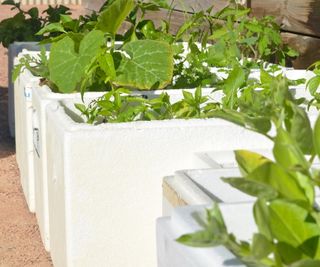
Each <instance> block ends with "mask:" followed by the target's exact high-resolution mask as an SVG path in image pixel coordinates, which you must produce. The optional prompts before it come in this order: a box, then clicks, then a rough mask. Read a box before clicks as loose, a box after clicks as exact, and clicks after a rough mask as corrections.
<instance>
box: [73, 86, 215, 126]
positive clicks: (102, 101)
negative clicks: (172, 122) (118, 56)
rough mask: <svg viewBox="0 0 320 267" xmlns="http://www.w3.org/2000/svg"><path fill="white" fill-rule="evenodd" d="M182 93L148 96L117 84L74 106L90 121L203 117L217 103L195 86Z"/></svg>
mask: <svg viewBox="0 0 320 267" xmlns="http://www.w3.org/2000/svg"><path fill="white" fill-rule="evenodd" d="M182 94H183V97H182V99H181V100H180V101H177V102H176V103H172V102H171V100H170V96H169V94H168V93H162V94H160V95H159V96H150V95H149V96H148V95H147V94H144V92H143V91H142V92H140V93H139V92H137V91H135V92H132V91H130V90H128V89H124V88H118V89H115V90H112V91H110V92H107V93H106V94H105V95H104V96H102V97H100V98H98V99H95V100H93V101H91V102H90V103H89V104H88V105H84V104H80V103H78V104H76V105H75V107H76V108H77V109H78V110H79V111H80V112H81V113H82V115H84V116H85V118H86V120H87V122H88V123H91V124H92V123H95V124H99V123H114V122H132V121H142V120H144V121H151V120H168V119H181V118H183V119H191V118H205V117H206V114H207V113H208V112H209V111H212V110H216V109H219V107H220V105H219V103H216V102H214V101H213V102H210V103H207V102H208V101H209V96H208V97H207V96H203V95H202V89H201V87H198V88H197V89H196V90H195V92H194V94H192V93H190V92H188V91H184V90H183V91H182Z"/></svg>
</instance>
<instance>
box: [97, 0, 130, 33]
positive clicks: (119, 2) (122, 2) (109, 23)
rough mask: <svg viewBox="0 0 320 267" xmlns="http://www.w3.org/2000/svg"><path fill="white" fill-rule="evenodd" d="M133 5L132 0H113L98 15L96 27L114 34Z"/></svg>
mask: <svg viewBox="0 0 320 267" xmlns="http://www.w3.org/2000/svg"><path fill="white" fill-rule="evenodd" d="M133 7H134V1H133V0H115V1H114V2H113V3H112V4H111V5H109V6H108V7H107V8H106V9H105V10H104V11H103V12H101V14H100V16H99V17H98V23H97V24H96V29H98V30H101V31H103V32H108V33H111V34H116V33H117V31H118V29H119V27H120V26H121V24H122V23H123V22H124V20H125V19H126V17H127V16H128V15H129V14H130V12H131V11H132V9H133Z"/></svg>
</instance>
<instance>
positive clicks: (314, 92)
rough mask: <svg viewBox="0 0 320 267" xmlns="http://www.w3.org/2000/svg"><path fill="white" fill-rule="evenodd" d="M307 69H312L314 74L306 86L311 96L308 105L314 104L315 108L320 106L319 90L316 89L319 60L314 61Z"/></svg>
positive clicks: (319, 72) (319, 77) (319, 81)
mask: <svg viewBox="0 0 320 267" xmlns="http://www.w3.org/2000/svg"><path fill="white" fill-rule="evenodd" d="M309 69H313V73H314V74H315V76H314V77H312V78H311V79H310V80H309V81H308V83H307V88H308V90H309V92H310V94H311V96H313V99H312V100H311V101H310V102H309V105H310V106H311V105H312V106H315V107H316V108H317V109H319V108H320V92H319V91H318V89H319V87H320V61H316V62H315V63H314V64H312V65H311V66H310V67H309Z"/></svg>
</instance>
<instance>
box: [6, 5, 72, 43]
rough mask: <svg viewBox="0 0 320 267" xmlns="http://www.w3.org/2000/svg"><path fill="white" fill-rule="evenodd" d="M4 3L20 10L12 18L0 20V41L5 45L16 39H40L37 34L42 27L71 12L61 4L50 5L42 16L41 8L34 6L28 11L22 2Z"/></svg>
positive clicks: (26, 40)
mask: <svg viewBox="0 0 320 267" xmlns="http://www.w3.org/2000/svg"><path fill="white" fill-rule="evenodd" d="M2 5H11V6H12V10H16V11H18V12H17V14H16V15H14V16H13V17H12V18H8V19H5V20H2V21H1V22H0V43H2V45H3V46H4V47H9V45H10V44H11V43H13V42H15V41H20V42H24V41H25V42H28V41H40V40H41V39H42V38H41V36H37V35H35V34H36V33H37V32H38V31H39V30H40V29H41V28H43V27H44V26H45V25H48V24H49V23H55V22H57V21H59V20H60V15H68V14H70V12H69V8H67V7H65V6H63V5H60V6H56V7H52V6H49V8H48V9H46V10H45V11H44V12H43V14H45V16H44V17H42V16H41V14H40V13H39V10H38V9H37V8H36V7H33V8H31V9H29V10H27V11H25V10H23V9H22V8H21V6H20V3H16V2H15V1H13V0H6V1H4V2H3V3H2Z"/></svg>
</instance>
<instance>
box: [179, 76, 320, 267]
mask: <svg viewBox="0 0 320 267" xmlns="http://www.w3.org/2000/svg"><path fill="white" fill-rule="evenodd" d="M274 81H275V82H276V83H274V82H271V83H270V85H271V86H272V88H273V90H271V95H269V96H267V98H266V99H265V100H266V101H265V103H266V107H268V106H269V107H270V110H269V112H267V109H266V110H264V109H262V110H261V111H257V109H256V108H255V107H253V108H252V109H253V112H258V113H257V114H259V113H260V114H261V115H262V114H265V116H266V118H268V120H269V121H270V122H272V123H273V124H274V126H275V128H276V134H275V135H274V136H271V135H270V134H269V135H268V136H269V138H270V139H271V140H273V142H274V147H273V155H274V158H275V160H274V161H272V160H271V159H268V158H265V157H264V156H262V155H259V154H256V153H253V152H250V151H244V150H241V151H236V152H235V155H236V160H237V162H238V165H239V168H240V170H241V174H242V176H241V177H237V178H234V177H232V178H223V180H224V181H225V182H226V183H228V184H230V185H231V186H233V187H235V188H237V189H238V190H240V191H242V192H244V193H246V194H249V195H251V196H253V197H256V199H257V200H256V202H255V204H254V210H253V215H254V218H255V222H256V224H257V228H258V233H256V234H254V236H253V238H252V242H251V243H249V242H243V241H238V240H237V239H236V237H235V236H234V235H232V234H230V233H229V232H228V230H227V227H226V226H225V223H224V221H223V217H222V215H221V212H220V210H219V207H218V205H216V204H215V205H214V207H213V209H212V210H209V211H208V212H207V214H208V215H207V219H208V220H207V225H206V226H205V229H204V230H202V231H200V232H196V233H193V234H187V235H184V236H182V237H180V238H179V239H178V241H179V242H181V243H183V244H186V245H189V246H195V247H208V246H218V245H224V246H225V247H226V248H228V249H229V250H230V251H232V252H233V253H234V254H235V255H236V256H238V257H239V258H240V259H241V260H242V261H243V263H245V264H247V265H248V266H259V267H260V266H261V267H267V266H270V267H271V266H272V267H289V266H290V267H296V266H318V265H319V263H320V250H319V246H318V243H319V238H320V221H319V209H318V206H317V204H316V202H315V187H316V186H318V185H319V171H315V170H314V169H312V163H313V161H314V159H315V157H316V156H317V157H319V158H320V154H319V131H320V128H319V127H320V117H319V118H318V120H317V122H316V124H315V126H314V129H312V127H311V123H310V120H309V118H308V115H307V113H306V112H305V110H304V109H303V108H302V107H299V106H298V105H297V101H296V100H295V99H294V98H293V97H292V96H291V95H290V94H289V90H288V86H287V83H286V81H285V80H284V79H283V78H282V79H280V77H276V78H274ZM259 103H260V102H259ZM250 112H252V110H250V106H249V105H248V106H247V107H246V109H245V110H242V111H237V112H234V114H232V116H229V114H227V115H226V118H227V119H228V120H230V121H233V120H235V118H236V115H237V116H239V117H240V118H242V117H243V116H245V115H248V114H249V113H250ZM239 124H240V123H239ZM249 128H250V127H249ZM267 128H269V127H267ZM255 130H258V131H260V132H261V133H262V134H266V132H265V131H264V130H261V129H260V128H257V129H255Z"/></svg>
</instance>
